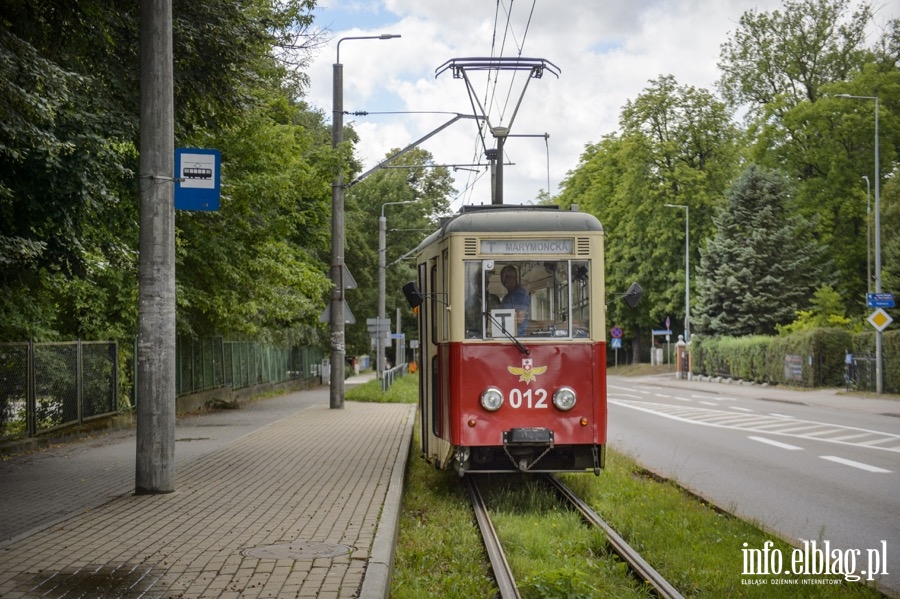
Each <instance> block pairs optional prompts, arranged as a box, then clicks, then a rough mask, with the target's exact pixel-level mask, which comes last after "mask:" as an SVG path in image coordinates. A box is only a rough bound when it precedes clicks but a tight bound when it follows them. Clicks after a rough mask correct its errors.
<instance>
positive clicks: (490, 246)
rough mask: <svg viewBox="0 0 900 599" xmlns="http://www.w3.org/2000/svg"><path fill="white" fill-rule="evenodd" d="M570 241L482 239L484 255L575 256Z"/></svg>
mask: <svg viewBox="0 0 900 599" xmlns="http://www.w3.org/2000/svg"><path fill="white" fill-rule="evenodd" d="M574 247H575V243H574V240H572V239H571V238H569V239H482V240H481V253H482V254H573V253H574V251H573V248H574Z"/></svg>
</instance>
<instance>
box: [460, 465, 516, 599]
mask: <svg viewBox="0 0 900 599" xmlns="http://www.w3.org/2000/svg"><path fill="white" fill-rule="evenodd" d="M465 478H466V486H467V487H468V489H469V498H470V499H471V501H472V509H473V511H474V512H475V519H476V520H477V521H478V528H479V529H480V530H481V538H482V540H483V541H484V548H485V550H486V551H487V554H488V557H489V558H490V560H491V568H492V569H493V571H494V581H495V582H496V583H497V587H498V588H499V589H500V597H501V598H502V599H520V598H521V595H519V588H518V587H517V586H516V580H515V577H513V573H512V570H510V569H509V562H507V561H506V555H504V553H503V548H502V547H501V546H500V539H499V538H497V531H496V530H494V525H493V524H491V518H490V516H489V515H488V513H487V508H486V507H485V506H484V499H482V497H481V491H479V490H478V484H477V483H476V482H475V481H474V480H473V477H472V476H467V477H465Z"/></svg>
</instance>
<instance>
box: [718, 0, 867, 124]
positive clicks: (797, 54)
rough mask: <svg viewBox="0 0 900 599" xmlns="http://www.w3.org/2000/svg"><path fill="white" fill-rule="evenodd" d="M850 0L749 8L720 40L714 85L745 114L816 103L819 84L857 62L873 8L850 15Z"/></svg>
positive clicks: (791, 0) (790, 0)
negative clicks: (745, 109) (759, 9)
mask: <svg viewBox="0 0 900 599" xmlns="http://www.w3.org/2000/svg"><path fill="white" fill-rule="evenodd" d="M850 6H851V1H850V0H786V1H785V3H784V11H783V12H782V11H779V10H775V11H773V12H771V13H768V12H757V11H756V10H750V11H747V12H745V13H744V14H743V15H741V18H740V21H739V24H738V29H737V31H735V32H734V34H732V35H731V36H730V37H729V38H728V40H727V41H726V42H725V43H724V44H723V45H722V51H721V56H722V58H721V60H720V61H719V64H718V66H719V69H720V70H721V71H722V77H721V79H720V80H719V89H720V90H721V92H722V95H723V97H724V98H725V99H726V101H728V102H729V103H730V104H731V105H732V106H738V105H742V104H746V105H749V107H750V114H751V115H752V116H758V115H760V114H762V113H764V112H768V111H771V112H774V113H776V114H778V113H781V112H783V110H785V109H788V108H790V107H792V106H795V105H797V104H798V103H799V102H802V101H804V100H805V101H809V102H815V101H816V100H817V99H818V98H819V96H820V88H821V86H822V85H823V84H826V83H829V82H831V81H842V80H844V79H846V78H847V77H848V76H849V75H850V73H851V72H853V71H854V70H858V69H860V68H861V67H862V65H863V62H864V58H865V52H864V50H863V42H864V41H865V28H866V25H867V24H868V23H869V21H870V20H871V18H872V9H871V7H870V6H869V5H868V4H862V5H861V6H860V7H859V8H858V9H857V10H856V11H855V12H853V13H852V14H849V11H850Z"/></svg>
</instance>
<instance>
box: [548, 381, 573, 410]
mask: <svg viewBox="0 0 900 599" xmlns="http://www.w3.org/2000/svg"><path fill="white" fill-rule="evenodd" d="M553 405H554V406H556V407H557V408H559V409H560V410H562V411H563V412H565V411H566V410H571V409H572V408H574V407H575V391H574V390H573V389H572V388H571V387H560V388H559V389H557V390H556V393H554V394H553Z"/></svg>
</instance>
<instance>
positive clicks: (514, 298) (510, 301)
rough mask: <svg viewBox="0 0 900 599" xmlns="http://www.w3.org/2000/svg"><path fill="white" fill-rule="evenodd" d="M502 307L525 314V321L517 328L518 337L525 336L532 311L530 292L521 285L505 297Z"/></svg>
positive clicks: (501, 303)
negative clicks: (529, 313) (529, 314)
mask: <svg viewBox="0 0 900 599" xmlns="http://www.w3.org/2000/svg"><path fill="white" fill-rule="evenodd" d="M500 307H501V308H515V310H516V311H517V312H518V311H519V310H522V311H524V312H525V320H523V321H522V322H521V323H519V325H518V327H517V328H516V335H524V334H525V330H526V329H527V328H528V312H529V311H530V310H531V298H530V297H529V296H528V292H527V291H525V289H524V288H523V287H522V286H521V285H520V286H519V287H516V288H515V289H513V290H512V291H510V292H509V293H507V294H506V295H505V296H504V297H503V301H501V302H500Z"/></svg>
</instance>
